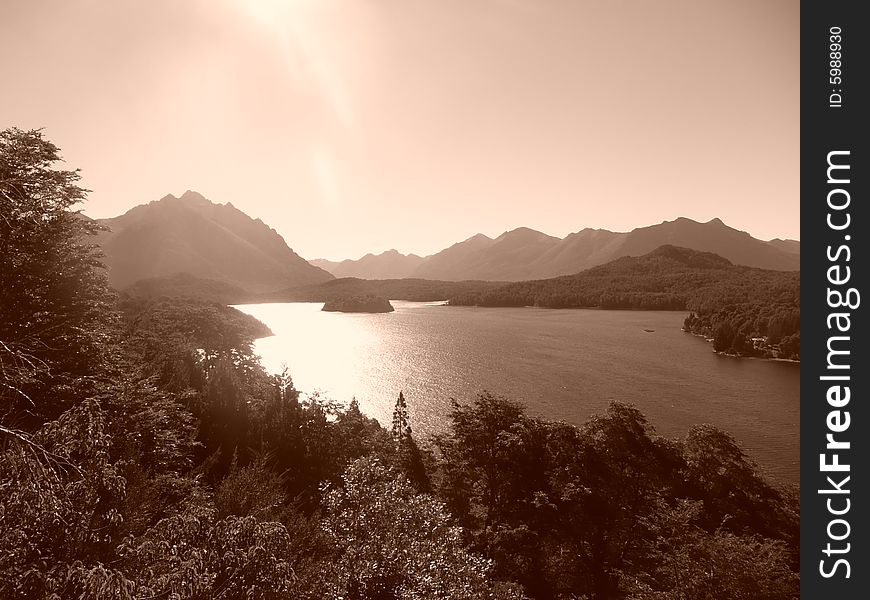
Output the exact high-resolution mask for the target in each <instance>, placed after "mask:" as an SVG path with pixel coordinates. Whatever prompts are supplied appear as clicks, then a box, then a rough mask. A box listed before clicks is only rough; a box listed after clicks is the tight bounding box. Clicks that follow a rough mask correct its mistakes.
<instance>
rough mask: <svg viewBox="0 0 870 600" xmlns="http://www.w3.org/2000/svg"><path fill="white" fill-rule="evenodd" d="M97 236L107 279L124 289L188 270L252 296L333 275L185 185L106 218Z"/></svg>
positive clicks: (256, 222) (258, 222) (260, 226)
mask: <svg viewBox="0 0 870 600" xmlns="http://www.w3.org/2000/svg"><path fill="white" fill-rule="evenodd" d="M100 223H101V224H103V225H105V226H107V227H108V228H109V231H106V232H102V233H101V234H99V235H98V236H97V240H96V242H97V243H99V244H100V245H101V246H102V248H103V252H104V254H105V258H104V261H105V263H106V265H107V266H108V267H109V282H110V283H111V284H112V285H113V286H114V287H116V288H118V289H123V288H125V287H127V286H129V285H131V284H133V283H135V282H137V281H140V280H143V279H153V278H159V277H172V276H175V275H178V274H181V273H187V274H189V275H192V276H194V277H197V278H202V279H209V280H215V281H219V282H223V283H226V284H229V285H231V286H237V287H238V288H241V289H243V290H247V291H249V292H254V293H262V292H270V291H274V290H278V289H283V288H287V287H291V286H300V285H310V284H316V283H322V282H324V281H329V280H331V279H333V278H334V277H333V275H331V274H330V273H328V272H326V271H324V270H322V269H320V268H318V267H315V266H312V265H310V264H309V263H308V262H306V261H305V260H304V259H303V258H301V257H300V256H299V255H298V254H296V253H295V252H293V250H292V249H291V248H290V247H289V246H288V245H287V243H286V242H285V241H284V238H282V237H281V236H280V235H279V234H278V233H277V232H276V231H275V230H274V229H272V228H270V227H269V226H268V225H266V224H265V223H263V222H262V221H261V220H260V219H252V218H251V217H249V216H248V215H246V214H245V213H243V212H242V211H240V210H238V209H237V208H236V207H234V206H233V205H232V204H231V203H227V204H215V203H213V202H210V201H209V200H207V199H206V198H205V197H203V196H202V195H201V194H198V193H197V192H193V191H190V190H188V191H187V192H185V193H184V194H183V195H182V196H181V197H180V198H176V197H175V196H173V195H172V194H169V195H167V196H164V197H163V198H161V199H160V200H157V201H154V202H150V203H148V204H143V205H140V206H136V207H134V208H132V209H130V210H129V211H127V212H126V213H124V214H123V215H121V216H118V217H114V218H111V219H101V220H100Z"/></svg>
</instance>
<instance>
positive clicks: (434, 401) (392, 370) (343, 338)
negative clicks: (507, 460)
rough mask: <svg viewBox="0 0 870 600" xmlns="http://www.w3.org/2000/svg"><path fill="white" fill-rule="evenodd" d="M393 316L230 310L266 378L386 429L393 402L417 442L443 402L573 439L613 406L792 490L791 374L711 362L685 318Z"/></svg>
mask: <svg viewBox="0 0 870 600" xmlns="http://www.w3.org/2000/svg"><path fill="white" fill-rule="evenodd" d="M392 304H393V306H394V307H395V308H396V310H395V312H392V313H385V314H348V313H332V312H321V310H320V308H321V307H322V306H323V305H322V304H321V303H290V304H252V305H242V306H237V307H236V308H238V309H239V310H241V311H243V312H246V313H248V314H250V315H253V316H254V317H256V318H257V319H259V320H261V321H262V322H264V323H265V324H266V325H268V326H269V327H270V328H271V329H272V331H273V332H274V333H275V335H274V336H272V337H268V338H263V339H260V340H258V341H257V342H256V344H255V347H254V349H255V351H256V352H257V354H259V355H260V356H261V358H262V363H263V365H264V367H266V369H267V370H269V371H271V372H279V371H280V370H281V368H282V366H283V365H284V364H286V366H287V367H288V369H289V371H290V375H291V376H292V378H293V382H294V384H295V386H296V388H297V389H298V390H300V391H301V392H303V393H306V394H310V393H314V392H319V393H320V394H321V395H322V396H326V397H329V398H332V399H334V400H337V401H341V402H348V401H350V399H351V398H352V397H354V396H355V397H356V398H357V400H358V401H359V403H360V408H361V409H362V411H363V412H364V413H366V414H368V415H369V416H372V417H375V418H377V419H378V420H379V421H380V422H381V423H382V424H384V425H386V426H387V427H389V425H390V423H391V421H392V411H393V406H394V405H395V401H396V397H397V396H398V394H399V391H400V390H401V391H403V392H404V395H405V398H406V399H407V401H408V409H409V413H410V418H411V426H412V428H413V429H414V431H415V432H416V434H417V435H420V436H425V434H426V433H431V432H435V431H440V430H443V428H444V427H445V425H446V421H447V416H446V415H447V413H448V411H449V408H450V399H451V398H456V399H457V400H459V401H460V402H471V401H472V400H473V399H474V397H475V396H476V394H477V393H478V392H480V391H481V390H488V391H490V392H493V393H495V394H499V395H503V396H506V397H508V398H511V399H513V400H518V401H521V402H523V403H524V404H525V405H526V406H527V407H528V411H529V413H530V414H532V415H536V416H540V417H544V418H547V419H552V420H562V421H565V422H568V423H572V424H577V425H579V424H582V423H583V422H584V421H586V419H588V418H589V416H591V415H593V414H596V413H601V412H603V411H604V410H605V409H606V408H607V405H608V404H609V403H610V402H611V401H612V400H621V401H626V402H631V403H633V404H634V405H635V406H637V407H638V408H639V409H640V410H641V411H642V412H643V413H644V414H645V415H646V417H647V419H648V420H649V422H650V423H651V424H652V425H653V427H655V429H656V431H657V432H658V433H660V434H663V435H666V436H670V437H682V436H684V435H685V433H686V431H687V430H688V429H689V427H691V426H692V425H695V424H699V423H711V424H713V425H715V426H717V427H719V428H721V429H723V430H725V431H728V432H729V433H730V434H731V435H733V436H734V437H735V438H736V439H737V440H738V441H739V442H740V443H741V444H742V445H743V447H744V449H745V450H746V452H747V454H749V456H750V457H752V458H753V459H754V460H755V461H756V462H757V463H758V464H759V466H760V467H761V470H762V471H763V472H764V473H765V474H766V475H768V476H770V477H772V478H774V479H776V480H779V481H784V482H789V483H798V482H799V448H800V427H799V425H800V366H799V365H798V364H795V363H789V362H780V361H767V360H759V359H738V358H733V357H727V356H719V355H717V354H715V353H714V352H713V351H712V345H711V344H710V343H708V342H706V341H705V340H703V339H701V338H699V337H696V336H693V335H689V334H687V333H684V332H683V331H681V329H680V327H681V325H682V322H683V319H684V318H685V316H686V313H685V312H658V311H656V312H653V311H602V310H577V309H565V310H559V309H538V308H474V307H449V306H442V305H440V303H418V302H401V301H393V302H392ZM647 330H652V331H647Z"/></svg>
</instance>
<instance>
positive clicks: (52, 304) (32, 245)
mask: <svg viewBox="0 0 870 600" xmlns="http://www.w3.org/2000/svg"><path fill="white" fill-rule="evenodd" d="M60 160H61V159H60V155H59V150H58V148H57V146H55V145H54V144H52V143H51V142H49V141H47V140H45V139H43V137H42V133H41V132H40V131H22V130H20V129H15V128H13V129H6V130H4V131H2V132H0V262H2V265H3V268H2V269H0V315H2V316H0V411H2V414H5V416H6V418H12V417H14V418H16V419H17V420H18V422H23V423H26V424H27V425H28V428H30V429H34V428H35V427H37V426H38V425H40V424H41V423H43V422H45V421H47V420H51V419H54V418H57V417H58V416H59V415H60V413H61V412H63V411H64V410H65V409H66V408H69V406H70V405H71V404H72V402H73V400H74V399H75V398H77V397H80V396H81V395H82V394H81V392H82V390H83V388H84V389H87V386H88V385H90V384H92V383H93V381H94V378H95V375H97V374H98V373H99V372H100V371H101V365H104V364H105V363H106V362H107V358H108V356H107V351H108V345H107V343H106V341H107V338H108V337H109V328H108V325H109V322H110V321H111V316H110V315H111V311H110V308H109V307H110V304H109V303H110V301H111V296H110V294H109V293H108V285H107V283H106V276H105V272H104V271H103V270H102V269H101V267H102V265H101V264H100V261H99V251H98V249H97V248H96V246H94V245H93V244H91V243H88V241H87V237H88V235H89V234H93V233H95V232H96V231H97V230H98V229H99V228H100V227H99V225H98V224H97V223H96V222H95V221H92V220H90V219H88V218H86V217H84V216H82V215H81V214H80V213H79V212H78V211H75V210H73V207H74V206H75V205H76V204H78V203H79V202H82V201H83V200H84V199H85V197H86V190H84V189H82V188H80V187H78V186H77V185H76V182H77V181H78V180H79V174H78V171H66V170H60V169H56V168H55V166H54V165H55V163H57V162H58V161H60Z"/></svg>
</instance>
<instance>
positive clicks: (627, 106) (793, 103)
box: [0, 0, 800, 259]
mask: <svg viewBox="0 0 870 600" xmlns="http://www.w3.org/2000/svg"><path fill="white" fill-rule="evenodd" d="M0 73H2V83H0V128H5V127H8V126H17V127H20V128H23V129H30V128H39V127H43V128H44V129H45V135H46V137H47V138H48V139H50V140H51V141H53V142H54V143H56V144H57V145H58V146H60V147H61V149H62V152H63V155H64V157H65V158H66V161H67V165H68V167H70V168H73V167H77V168H81V170H82V175H83V179H82V183H83V185H84V186H85V187H87V188H89V189H91V190H92V193H91V194H90V200H89V201H88V203H87V205H86V206H85V212H86V213H87V214H89V215H91V216H94V217H109V216H115V215H118V214H120V213H123V212H125V211H126V210H128V209H129V208H131V207H132V206H134V205H136V204H141V203H144V202H148V201H151V200H156V199H158V198H160V197H162V196H164V195H166V194H168V193H173V194H175V195H181V194H182V193H183V192H184V191H185V190H187V189H193V190H196V191H199V192H201V193H202V194H203V195H205V196H206V197H208V198H209V199H211V200H212V201H215V202H221V203H223V202H232V203H233V204H234V205H235V206H237V207H238V208H240V209H241V210H243V211H245V212H246V213H248V214H249V215H251V216H253V217H260V218H262V219H263V220H264V221H265V222H266V223H268V224H270V225H271V226H273V227H274V228H275V229H277V230H278V232H279V233H281V234H282V235H283V236H284V238H285V239H286V240H287V243H288V244H289V245H290V246H291V247H293V248H294V249H295V250H296V251H297V252H298V253H299V254H301V255H302V256H303V257H305V258H318V257H325V258H332V259H339V258H358V257H359V256H361V255H362V254H364V253H366V252H370V251H373V252H380V251H383V250H386V249H388V248H397V249H398V250H400V251H403V252H416V253H419V254H428V253H431V252H433V251H437V250H440V249H441V248H443V247H445V246H447V245H449V244H452V243H454V242H456V241H459V240H462V239H465V238H467V237H469V236H471V235H473V234H474V233H477V232H483V233H486V234H487V235H490V236H494V235H498V234H499V233H501V232H502V231H505V230H508V229H513V228H515V227H518V226H528V227H532V228H535V229H538V230H541V231H544V232H546V233H549V234H552V235H558V236H560V237H561V236H564V235H566V234H567V233H570V232H572V231H578V230H580V229H582V228H584V227H602V228H606V229H611V230H615V231H627V230H630V229H632V228H634V227H638V226H643V225H650V224H653V223H658V222H661V221H663V220H671V219H673V218H675V217H678V216H686V217H690V218H693V219H696V220H702V221H706V220H709V219H711V218H713V217H716V216H718V217H721V218H722V219H723V220H724V221H725V223H727V224H729V225H731V226H733V227H737V228H739V229H744V230H747V231H749V232H750V233H752V234H753V235H755V236H756V237H760V238H763V239H769V238H773V237H790V238H797V237H798V236H799V222H800V219H799V216H800V215H799V108H800V104H799V83H800V77H799V3H798V1H797V0H765V1H759V0H720V1H715V2H714V1H707V0H634V1H630V0H597V1H581V0H575V1H569V0H565V1H557V0H189V1H183V0H140V1H123V0H103V1H87V0H78V1H75V2H69V1H61V0H56V1H42V0H28V1H26V2H17V1H13V0H0Z"/></svg>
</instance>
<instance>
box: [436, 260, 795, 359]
mask: <svg viewBox="0 0 870 600" xmlns="http://www.w3.org/2000/svg"><path fill="white" fill-rule="evenodd" d="M450 304H451V305H460V306H461V305H477V306H543V307H548V308H602V309H634V310H688V311H691V312H690V315H689V317H688V318H687V319H686V323H685V328H686V330H687V331H690V332H692V333H698V334H700V335H704V336H706V337H709V338H713V339H714V348H715V349H716V350H717V351H722V352H731V353H734V354H739V355H747V356H748V355H758V356H772V357H781V358H793V359H796V358H799V357H800V272H799V271H770V270H765V269H756V268H752V267H744V266H738V265H733V264H731V262H730V261H728V260H727V259H724V258H722V257H721V256H718V255H716V254H711V253H709V252H698V251H695V250H690V249H688V248H678V247H675V246H661V247H660V248H657V249H656V250H653V251H652V252H650V253H649V254H645V255H643V256H638V257H624V258H620V259H617V260H614V261H612V262H609V263H607V264H605V265H601V266H598V267H593V268H592V269H588V270H586V271H583V272H581V273H578V274H576V275H570V276H566V277H556V278H553V279H543V280H537V281H522V282H517V283H508V284H504V285H502V286H499V287H495V288H492V289H489V290H479V291H478V290H471V291H470V292H469V293H465V294H457V295H454V296H451V298H450Z"/></svg>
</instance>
